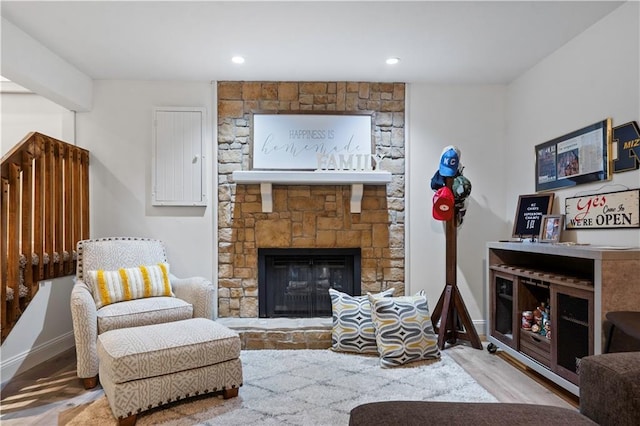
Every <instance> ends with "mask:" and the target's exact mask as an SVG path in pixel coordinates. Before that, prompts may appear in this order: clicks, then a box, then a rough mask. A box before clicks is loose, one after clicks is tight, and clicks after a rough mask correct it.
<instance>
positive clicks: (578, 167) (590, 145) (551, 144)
mask: <svg viewBox="0 0 640 426" xmlns="http://www.w3.org/2000/svg"><path fill="white" fill-rule="evenodd" d="M535 153H536V167H535V171H536V192H539V191H547V190H550V189H556V188H564V187H569V186H575V185H580V184H583V183H589V182H596V181H602V180H609V179H611V169H612V168H611V119H610V118H607V119H605V120H602V121H599V122H597V123H594V124H591V125H590V126H586V127H583V128H582V129H579V130H576V131H574V132H571V133H568V134H566V135H564V136H560V137H558V138H555V139H553V140H550V141H548V142H545V143H542V144H540V145H536V147H535Z"/></svg>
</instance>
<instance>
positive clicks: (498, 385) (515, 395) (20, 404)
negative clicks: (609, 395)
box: [0, 343, 578, 426]
mask: <svg viewBox="0 0 640 426" xmlns="http://www.w3.org/2000/svg"><path fill="white" fill-rule="evenodd" d="M485 347H486V343H485ZM445 350H446V352H447V354H448V355H450V356H451V357H452V358H454V359H455V360H456V361H457V362H458V364H460V365H461V366H462V367H463V368H464V369H465V370H466V371H467V372H468V373H469V374H470V375H471V376H472V377H473V378H474V379H475V380H476V381H477V382H478V383H480V384H481V385H482V386H483V387H484V388H485V389H487V390H488V391H489V392H491V393H492V394H493V395H494V396H495V397H496V398H497V399H498V400H499V401H500V402H521V403H530V404H540V405H553V406H558V407H568V408H577V407H578V399H577V398H576V397H575V396H574V395H572V394H570V393H569V392H566V391H563V390H562V389H560V388H558V387H556V386H555V385H553V384H552V383H550V382H549V381H547V380H546V379H544V378H543V377H541V376H540V375H538V374H537V373H535V372H533V371H532V370H529V369H527V368H525V367H524V366H522V365H519V363H517V362H515V361H513V360H512V359H511V358H510V357H508V356H507V355H506V354H503V353H502V352H501V351H498V353H497V354H495V355H492V354H490V353H489V352H488V351H487V350H486V349H484V350H478V349H473V348H471V347H470V346H467V345H464V344H460V345H455V346H450V347H447V348H446V349H445ZM75 363H76V358H75V350H73V349H71V350H68V351H66V352H64V353H62V354H60V355H58V356H56V357H55V358H53V359H51V360H49V361H48V362H45V363H43V364H41V365H39V366H37V367H34V368H32V369H31V370H28V371H26V372H24V373H22V374H20V375H18V376H16V377H14V378H13V379H12V380H11V381H9V382H8V383H7V384H6V385H5V386H4V388H3V389H2V394H1V397H0V423H1V424H2V425H3V426H8V425H64V424H65V423H66V422H67V420H65V418H66V417H69V418H73V408H74V407H78V406H81V405H83V404H86V403H89V402H91V401H94V400H96V399H98V398H100V397H101V396H102V395H103V391H102V388H101V387H100V386H98V387H97V388H95V389H93V390H90V391H87V390H85V389H84V388H83V387H82V385H81V383H80V381H79V380H78V379H77V377H76V373H75ZM61 412H65V413H63V415H62V416H60V413H61Z"/></svg>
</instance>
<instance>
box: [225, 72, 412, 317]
mask: <svg viewBox="0 0 640 426" xmlns="http://www.w3.org/2000/svg"><path fill="white" fill-rule="evenodd" d="M217 89H218V90H217V92H218V180H217V182H218V201H219V202H218V287H219V288H218V294H219V296H218V304H219V316H221V317H249V318H251V317H258V248H274V247H277V248H288V247H296V248H330V247H340V248H357V247H359V248H361V253H362V293H363V294H365V293H366V292H368V291H372V292H377V291H380V290H383V289H386V288H389V287H396V295H399V294H404V277H405V261H404V258H405V256H404V254H405V242H404V230H405V226H404V218H405V214H404V213H405V212H404V208H405V202H404V195H405V175H404V169H405V158H404V151H405V150H404V146H405V141H404V139H405V138H404V124H405V114H404V108H405V85H404V83H366V82H365V83H363V82H238V81H225V82H219V83H218V86H217ZM254 111H255V112H274V113H276V112H285V111H335V112H362V111H368V112H373V121H374V123H375V129H374V130H373V137H374V141H375V147H376V149H377V150H378V152H382V153H384V154H385V155H386V158H385V159H383V160H382V162H381V168H382V169H383V170H387V171H390V172H391V173H392V181H391V183H389V184H387V185H380V186H373V185H365V187H364V194H363V198H362V212H361V213H359V214H356V213H351V212H350V203H349V201H350V190H351V187H350V186H348V185H322V186H309V185H274V186H273V212H272V213H263V212H262V204H261V197H260V186H259V185H244V184H235V183H234V182H233V178H232V173H233V171H234V170H249V169H250V167H249V165H250V152H251V138H250V135H251V133H252V132H251V128H250V126H251V122H252V120H251V114H252V112H254Z"/></svg>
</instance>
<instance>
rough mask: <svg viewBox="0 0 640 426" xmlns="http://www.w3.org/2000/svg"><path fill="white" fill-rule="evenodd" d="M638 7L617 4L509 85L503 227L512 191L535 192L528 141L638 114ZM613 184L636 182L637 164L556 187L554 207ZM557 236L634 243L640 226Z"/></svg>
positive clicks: (639, 242) (639, 240)
mask: <svg viewBox="0 0 640 426" xmlns="http://www.w3.org/2000/svg"><path fill="white" fill-rule="evenodd" d="M639 9H640V3H638V2H628V3H626V4H624V5H623V6H621V7H619V8H618V9H616V10H614V11H613V12H612V13H611V14H610V15H609V16H606V17H605V18H604V19H602V20H601V21H599V22H597V23H596V24H595V25H593V26H592V27H591V28H589V29H588V30H586V31H585V32H584V33H582V34H581V35H579V36H578V37H576V38H575V39H573V40H572V41H570V42H569V43H567V44H566V45H565V46H563V47H562V48H561V49H559V50H558V51H556V52H555V53H554V54H552V55H550V56H549V57H547V58H546V59H545V60H543V61H542V62H540V63H539V64H537V65H536V66H535V67H533V68H532V69H531V70H529V71H528V72H527V73H526V74H524V75H523V76H522V77H520V78H518V79H517V80H516V81H515V82H514V83H513V84H511V85H510V87H509V90H508V93H507V119H506V123H507V132H506V141H507V145H508V148H509V149H508V150H507V156H506V158H505V159H506V161H505V164H504V172H505V173H504V176H505V178H506V179H505V181H506V183H507V185H506V201H507V209H506V212H507V216H506V218H507V220H509V221H510V225H509V226H510V227H512V226H513V212H514V211H515V208H516V204H517V200H518V195H520V194H529V193H533V192H535V181H534V161H533V158H534V147H535V145H537V144H540V143H543V142H546V141H548V140H551V139H554V138H556V137H558V136H562V135H564V134H566V133H569V132H571V131H574V130H577V129H580V128H582V127H584V126H587V125H589V124H593V123H595V122H598V121H601V120H603V119H605V118H607V117H611V118H612V119H613V126H618V125H620V124H624V123H627V122H629V121H633V120H635V121H640V23H639V16H640V10H639ZM605 184H607V186H605ZM618 184H620V185H624V186H626V187H629V188H638V187H640V170H635V171H628V172H623V173H616V174H614V175H613V179H612V180H611V181H610V182H595V183H590V184H585V185H579V186H576V187H573V188H565V189H559V190H556V191H555V192H556V200H555V206H554V213H564V200H565V198H566V197H572V196H574V195H575V194H576V193H578V192H581V193H587V194H589V193H597V192H611V191H616V190H621V189H623V187H621V186H614V185H618ZM563 239H566V240H568V241H577V242H580V243H588V244H601V245H620V246H626V245H632V246H640V230H638V229H634V230H629V229H626V230H622V229H619V230H616V229H608V230H581V231H570V232H566V233H565V235H564V236H563Z"/></svg>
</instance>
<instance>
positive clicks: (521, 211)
mask: <svg viewBox="0 0 640 426" xmlns="http://www.w3.org/2000/svg"><path fill="white" fill-rule="evenodd" d="M554 197H555V194H554V193H553V192H548V193H545V194H531V195H520V196H519V197H518V208H517V209H516V217H515V219H514V221H513V234H512V237H514V238H525V237H530V238H532V239H535V238H537V237H538V236H539V235H540V224H541V223H542V217H543V216H545V215H549V214H551V208H552V207H553V199H554Z"/></svg>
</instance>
